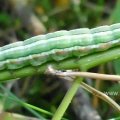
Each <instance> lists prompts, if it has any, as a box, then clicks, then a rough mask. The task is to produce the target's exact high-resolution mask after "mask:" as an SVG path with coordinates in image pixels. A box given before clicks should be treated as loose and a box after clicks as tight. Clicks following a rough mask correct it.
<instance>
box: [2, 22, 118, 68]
mask: <svg viewBox="0 0 120 120" xmlns="http://www.w3.org/2000/svg"><path fill="white" fill-rule="evenodd" d="M119 45H120V23H116V24H113V25H109V26H108V25H105V26H100V27H96V28H92V29H89V28H80V29H74V30H69V31H67V30H61V31H56V32H53V33H48V34H45V35H38V36H35V37H32V38H29V39H27V40H25V41H20V42H16V43H11V44H9V45H5V46H3V47H0V70H5V69H10V70H15V69H19V68H22V67H25V66H29V65H31V66H40V65H42V64H44V63H46V62H48V61H52V60H55V61H61V60H64V59H66V58H70V57H76V58H77V57H82V56H86V55H88V54H92V53H95V52H99V51H105V50H107V49H110V48H112V47H114V46H119Z"/></svg>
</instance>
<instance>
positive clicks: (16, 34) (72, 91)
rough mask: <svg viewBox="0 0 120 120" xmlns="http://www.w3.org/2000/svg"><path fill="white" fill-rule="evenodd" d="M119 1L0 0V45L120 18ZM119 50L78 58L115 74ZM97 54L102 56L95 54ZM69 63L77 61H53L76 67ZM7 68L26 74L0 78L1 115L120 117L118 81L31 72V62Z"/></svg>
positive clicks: (39, 119)
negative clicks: (4, 79) (7, 78)
mask: <svg viewBox="0 0 120 120" xmlns="http://www.w3.org/2000/svg"><path fill="white" fill-rule="evenodd" d="M119 5H120V1H119V0H116V1H113V0H109V1H105V0H97V1H95V0H52V1H50V0H34V1H33V0H0V46H3V45H6V44H9V43H12V42H16V41H21V40H25V39H27V38H30V37H32V36H35V35H38V34H45V33H48V32H53V31H57V30H61V29H66V30H70V29H75V28H82V27H89V28H92V27H95V26H99V25H106V24H112V23H117V22H120V14H119V11H120V7H119ZM119 51H120V48H119V47H117V48H113V49H112V50H110V51H107V52H105V53H104V52H103V53H100V54H93V55H90V56H87V57H85V58H82V59H80V60H79V66H80V69H81V70H82V71H90V72H95V73H104V74H114V75H119V74H120V60H119V58H120V56H118V54H119ZM98 56H99V58H102V59H97V58H98ZM116 57H117V59H116ZM103 58H104V59H103ZM88 60H91V61H92V62H89V61H88ZM72 63H75V62H73V59H70V60H67V61H63V62H61V63H59V64H58V63H52V65H53V67H54V68H56V69H59V70H63V69H64V68H65V67H66V66H65V65H66V64H67V65H69V66H70V68H71V69H72V68H74V69H75V70H76V71H78V68H77V69H76V68H75V67H73V66H72V65H73V64H72ZM86 63H87V64H86ZM43 70H46V67H45V66H42V67H41V68H39V73H41V71H43ZM11 73H13V75H15V76H16V77H18V76H19V75H20V74H24V73H29V75H28V74H27V76H26V77H25V75H23V76H24V77H25V78H19V79H16V80H10V81H6V82H1V85H0V106H1V107H0V112H1V114H0V119H2V120H8V119H10V120H14V119H18V120H28V119H31V120H32V119H36V120H46V119H53V120H59V119H61V117H62V115H63V114H64V117H63V118H62V119H64V120H98V119H99V120H100V119H103V120H106V119H109V120H120V111H119V110H120V107H119V105H120V84H119V82H117V81H103V80H99V79H97V80H92V79H91V78H89V79H88V78H86V79H85V80H84V82H85V83H86V84H85V83H84V82H83V79H82V78H77V79H76V80H75V81H74V82H70V81H67V80H66V79H65V78H64V79H61V78H59V77H58V76H52V75H50V76H49V75H45V74H37V75H34V73H35V70H34V69H32V68H29V67H28V68H26V69H24V71H22V72H21V71H11ZM7 76H8V77H9V75H8V73H7V72H6V71H5V72H4V71H3V72H1V73H0V77H1V78H2V77H3V78H4V77H7ZM11 78H12V77H11ZM80 84H81V85H80ZM87 85H89V86H87ZM90 86H92V87H94V88H95V89H97V90H99V91H101V92H102V93H105V94H106V95H108V96H110V98H112V99H113V100H114V101H116V103H118V104H117V105H118V106H117V105H116V103H114V101H112V102H109V101H111V99H110V98H105V99H103V100H101V99H99V97H100V96H102V95H103V94H102V95H101V93H100V94H99V93H98V91H97V93H96V94H95V91H94V90H93V88H90ZM82 88H85V89H86V90H87V91H89V92H90V93H92V94H93V95H92V94H89V92H87V91H85V89H82ZM93 91H94V92H93ZM76 92H77V93H76ZM65 93H66V95H65ZM64 96H65V97H64ZM97 96H98V97H97ZM73 97H74V98H73ZM101 98H104V96H102V97H101ZM61 101H62V102H61ZM105 101H106V102H105ZM70 102H71V104H70ZM107 102H108V103H109V104H108V103H107ZM60 103H61V105H60ZM112 103H113V104H114V105H113V106H114V107H112ZM69 104H70V105H69ZM59 105H60V106H59ZM58 106H59V108H58ZM68 106H69V107H68ZM117 108H118V109H117ZM66 109H67V111H66ZM56 110H57V112H56ZM91 114H93V115H92V116H91ZM96 118H98V119H96Z"/></svg>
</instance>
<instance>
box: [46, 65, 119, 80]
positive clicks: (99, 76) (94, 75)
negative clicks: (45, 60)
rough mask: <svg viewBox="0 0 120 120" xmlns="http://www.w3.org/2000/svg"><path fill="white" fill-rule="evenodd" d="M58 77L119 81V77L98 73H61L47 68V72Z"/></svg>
mask: <svg viewBox="0 0 120 120" xmlns="http://www.w3.org/2000/svg"><path fill="white" fill-rule="evenodd" d="M49 71H50V73H52V74H54V75H57V76H60V77H65V76H72V77H77V76H80V77H85V78H92V79H99V80H111V81H120V76H119V75H106V74H100V73H90V72H73V71H67V72H61V71H56V70H53V68H51V67H49V68H48V72H49Z"/></svg>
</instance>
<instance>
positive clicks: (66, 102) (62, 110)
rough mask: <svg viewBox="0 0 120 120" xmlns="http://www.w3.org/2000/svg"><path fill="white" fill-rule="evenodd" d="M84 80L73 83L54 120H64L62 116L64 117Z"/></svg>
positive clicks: (78, 79) (80, 79) (79, 79)
mask: <svg viewBox="0 0 120 120" xmlns="http://www.w3.org/2000/svg"><path fill="white" fill-rule="evenodd" d="M82 80H83V79H82V78H80V77H79V78H77V79H76V80H75V81H74V82H73V84H72V86H71V87H70V88H69V90H68V91H67V93H66V95H65V97H64V98H63V100H62V102H61V104H60V106H59V107H58V109H57V111H56V112H55V114H54V116H53V118H52V120H61V119H62V116H63V115H64V113H65V111H66V109H67V108H68V106H69V104H70V103H71V101H72V99H73V97H74V95H75V94H76V92H77V90H78V88H79V87H80V83H81V82H82Z"/></svg>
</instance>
